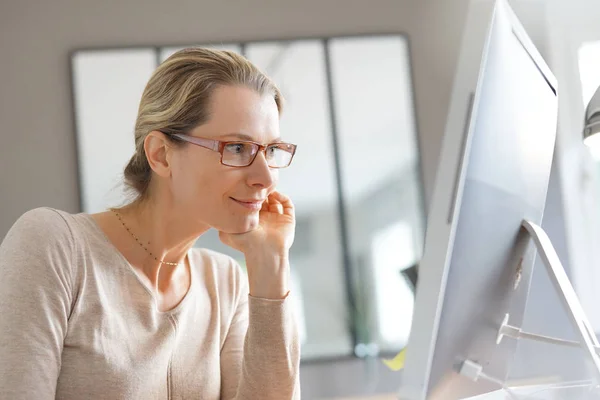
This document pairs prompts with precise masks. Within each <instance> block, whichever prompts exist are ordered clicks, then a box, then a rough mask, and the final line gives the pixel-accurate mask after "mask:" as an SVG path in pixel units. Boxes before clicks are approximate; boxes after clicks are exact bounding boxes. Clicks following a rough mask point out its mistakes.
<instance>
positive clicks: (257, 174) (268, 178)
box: [247, 151, 278, 189]
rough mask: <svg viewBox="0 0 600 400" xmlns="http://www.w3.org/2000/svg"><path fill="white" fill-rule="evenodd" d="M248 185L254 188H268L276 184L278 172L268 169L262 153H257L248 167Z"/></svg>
mask: <svg viewBox="0 0 600 400" xmlns="http://www.w3.org/2000/svg"><path fill="white" fill-rule="evenodd" d="M247 168H248V172H249V174H248V185H249V186H252V187H255V188H261V189H263V188H270V187H272V186H274V185H275V184H276V183H277V177H278V171H277V170H276V169H273V168H269V164H268V163H267V158H266V157H265V152H264V151H259V152H258V154H257V155H256V158H255V159H254V161H253V162H252V164H251V165H249V166H248V167H247Z"/></svg>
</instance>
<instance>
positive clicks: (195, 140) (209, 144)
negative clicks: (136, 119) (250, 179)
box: [163, 132, 297, 169]
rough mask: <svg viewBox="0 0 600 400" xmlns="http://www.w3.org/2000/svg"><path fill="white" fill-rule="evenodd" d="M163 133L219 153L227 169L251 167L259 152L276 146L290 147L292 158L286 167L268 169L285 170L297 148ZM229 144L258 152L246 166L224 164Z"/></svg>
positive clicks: (290, 144) (284, 143)
mask: <svg viewBox="0 0 600 400" xmlns="http://www.w3.org/2000/svg"><path fill="white" fill-rule="evenodd" d="M163 133H164V134H165V135H167V136H171V137H174V138H177V139H179V140H183V141H184V142H188V143H191V144H194V145H196V146H200V147H204V148H205V149H208V150H212V151H216V152H217V153H219V154H220V155H221V157H220V159H219V161H220V162H221V164H222V165H225V166H227V167H233V168H245V167H249V166H251V165H252V163H253V162H254V160H256V156H257V155H258V153H259V152H263V153H264V152H266V150H267V149H268V148H269V147H271V146H274V145H278V144H283V145H286V146H291V149H292V151H291V154H292V156H291V157H290V161H289V162H288V163H287V165H284V166H281V167H272V166H270V165H269V168H275V169H281V168H287V167H289V166H290V164H291V163H292V160H293V159H294V155H295V154H296V147H297V146H296V145H295V144H292V143H286V142H275V143H269V144H266V145H264V144H260V143H257V142H252V141H248V140H228V141H221V140H215V139H206V138H201V137H198V136H192V135H186V134H183V133H166V132H163ZM229 144H251V145H253V146H257V147H258V150H257V151H256V152H255V153H254V156H253V157H252V159H251V160H250V162H249V163H248V164H247V165H229V164H225V163H224V162H223V149H224V148H225V146H227V145H229ZM265 155H266V154H265ZM267 164H268V161H267Z"/></svg>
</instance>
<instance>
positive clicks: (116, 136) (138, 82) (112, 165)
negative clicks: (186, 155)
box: [72, 49, 155, 213]
mask: <svg viewBox="0 0 600 400" xmlns="http://www.w3.org/2000/svg"><path fill="white" fill-rule="evenodd" d="M72 67H73V87H74V90H73V92H74V103H75V119H76V124H77V129H76V130H77V150H78V159H79V170H80V179H79V182H80V191H81V199H82V204H83V210H82V211H84V212H88V213H95V212H99V211H104V210H105V209H106V208H107V207H113V206H118V205H122V204H123V203H124V201H125V197H124V193H123V190H122V188H123V186H122V180H123V168H125V165H126V164H127V162H128V161H129V158H130V157H131V155H132V154H133V153H134V148H135V144H134V135H133V130H134V125H135V118H136V115H137V107H138V104H139V102H140V98H141V96H142V92H143V91H144V87H145V86H146V82H147V81H148V79H150V75H151V74H152V72H153V70H154V67H155V56H154V50H153V49H139V50H110V51H108V50H106V51H93V50H92V51H80V52H77V53H75V54H74V56H73V58H72Z"/></svg>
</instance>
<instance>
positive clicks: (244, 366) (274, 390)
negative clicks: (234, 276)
mask: <svg viewBox="0 0 600 400" xmlns="http://www.w3.org/2000/svg"><path fill="white" fill-rule="evenodd" d="M241 278H242V279H244V278H245V277H244V276H242V277H241ZM240 288H241V290H240V292H241V293H240V297H239V299H240V301H239V302H238V305H237V307H236V311H235V315H234V317H233V320H232V323H231V325H230V328H229V332H228V334H227V337H226V339H225V343H224V345H223V348H222V350H221V400H254V399H263V400H300V379H299V368H300V343H299V334H298V329H297V325H296V323H295V320H294V316H293V312H292V303H291V301H290V299H289V296H288V297H287V298H285V299H282V300H269V299H262V298H258V297H253V296H250V295H249V294H248V288H247V282H245V284H244V283H242V284H240Z"/></svg>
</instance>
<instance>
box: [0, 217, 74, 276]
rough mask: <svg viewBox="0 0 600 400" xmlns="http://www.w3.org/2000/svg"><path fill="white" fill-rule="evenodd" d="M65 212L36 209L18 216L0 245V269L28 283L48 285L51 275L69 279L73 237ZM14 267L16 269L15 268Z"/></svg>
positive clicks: (72, 257)
mask: <svg viewBox="0 0 600 400" xmlns="http://www.w3.org/2000/svg"><path fill="white" fill-rule="evenodd" d="M68 215H69V214H68V213H65V212H64V211H59V210H55V209H52V208H46V207H44V208H36V209H33V210H30V211H27V212H26V213H24V214H23V215H21V216H20V217H19V218H18V219H17V221H16V222H15V223H14V224H13V226H12V227H11V228H10V230H9V231H8V233H7V234H6V236H5V237H4V239H3V241H2V243H1V244H0V270H1V271H2V273H3V274H4V276H3V277H4V278H6V274H7V273H8V271H12V272H13V273H17V272H16V271H18V275H15V276H14V278H15V279H19V278H18V276H29V280H36V279H37V280H38V282H50V281H51V279H50V278H49V277H51V276H65V277H67V278H65V279H67V280H69V279H71V272H72V268H73V264H74V257H75V247H76V245H75V239H74V238H75V236H74V235H73V233H72V231H71V227H70V224H69V223H68V222H67V221H68ZM15 266H16V268H15ZM40 284H41V283H40Z"/></svg>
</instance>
